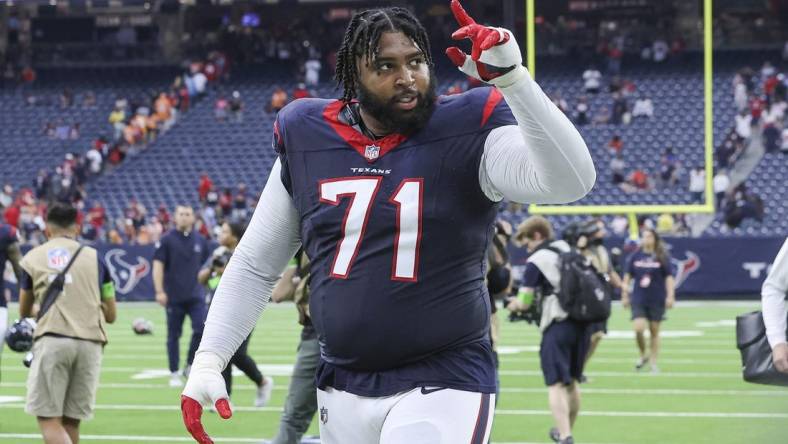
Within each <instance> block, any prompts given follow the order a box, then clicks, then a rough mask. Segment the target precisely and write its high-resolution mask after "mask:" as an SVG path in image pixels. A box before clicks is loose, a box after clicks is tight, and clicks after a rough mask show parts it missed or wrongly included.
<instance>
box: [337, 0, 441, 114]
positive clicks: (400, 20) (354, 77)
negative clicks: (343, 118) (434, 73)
mask: <svg viewBox="0 0 788 444" xmlns="http://www.w3.org/2000/svg"><path fill="white" fill-rule="evenodd" d="M384 32H402V33H403V34H405V35H406V36H408V37H410V38H411V39H412V40H413V41H414V42H415V43H416V46H418V47H419V49H421V51H422V52H423V53H424V58H425V59H426V61H427V64H428V65H429V66H430V67H432V66H433V63H432V53H431V52H430V40H429V38H428V37H427V32H426V31H425V30H424V27H422V26H421V23H419V20H418V19H417V18H416V17H415V16H414V15H413V14H412V13H411V12H410V11H408V10H407V9H405V8H399V7H392V8H382V9H370V10H367V11H363V12H359V13H356V14H354V15H353V18H352V19H350V24H349V25H348V27H347V30H345V37H344V39H343V40H342V46H341V47H340V48H339V51H338V52H337V67H336V71H335V72H334V80H336V82H337V86H339V85H342V87H343V88H344V94H343V95H342V100H343V101H344V102H350V101H351V100H353V98H354V97H356V87H357V86H358V81H359V80H358V66H356V59H357V58H358V57H361V58H362V59H363V58H364V57H365V56H366V58H367V61H371V60H373V59H374V58H375V56H377V54H378V52H379V48H378V44H379V42H380V36H381V35H382V34H383V33H384Z"/></svg>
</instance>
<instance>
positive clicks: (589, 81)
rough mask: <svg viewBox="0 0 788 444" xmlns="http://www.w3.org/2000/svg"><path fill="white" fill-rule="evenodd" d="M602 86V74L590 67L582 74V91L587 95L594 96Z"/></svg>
mask: <svg viewBox="0 0 788 444" xmlns="http://www.w3.org/2000/svg"><path fill="white" fill-rule="evenodd" d="M601 84H602V73H601V72H599V70H598V69H596V68H595V67H593V66H592V67H590V68H588V69H587V70H585V72H584V73H583V89H584V90H585V91H586V92H587V93H591V94H596V93H598V92H599V88H600V86H601Z"/></svg>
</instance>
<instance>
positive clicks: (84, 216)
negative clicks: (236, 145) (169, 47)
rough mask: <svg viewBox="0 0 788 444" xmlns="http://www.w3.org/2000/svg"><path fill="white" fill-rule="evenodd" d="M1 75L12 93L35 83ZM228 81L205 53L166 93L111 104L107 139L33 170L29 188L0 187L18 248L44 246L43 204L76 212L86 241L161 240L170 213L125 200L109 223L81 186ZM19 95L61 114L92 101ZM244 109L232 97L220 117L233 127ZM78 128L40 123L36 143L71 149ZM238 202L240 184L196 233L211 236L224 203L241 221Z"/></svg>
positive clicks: (224, 67)
mask: <svg viewBox="0 0 788 444" xmlns="http://www.w3.org/2000/svg"><path fill="white" fill-rule="evenodd" d="M7 66H12V65H11V64H9V65H7ZM6 71H7V76H6V80H8V83H5V85H8V86H9V87H11V88H13V87H16V88H20V87H22V86H24V85H26V84H29V83H32V82H33V81H34V80H35V74H34V72H33V74H31V77H32V79H31V80H25V79H24V78H21V77H20V78H18V79H15V80H13V81H12V79H13V76H11V74H10V70H8V69H6ZM228 77H229V60H228V59H227V57H226V56H225V55H224V54H222V53H219V52H212V53H211V54H209V56H208V57H207V58H206V59H205V60H200V61H192V62H188V63H187V64H185V67H184V71H183V73H182V74H179V75H178V76H176V78H175V79H174V81H173V82H172V84H171V85H170V86H169V87H168V88H167V89H163V90H158V91H154V92H146V91H139V93H138V94H136V95H132V96H130V97H118V98H117V99H116V100H115V103H114V108H113V109H112V110H111V112H110V113H109V116H108V118H107V122H108V131H107V132H108V133H109V134H111V136H106V135H96V136H95V137H94V138H93V139H92V141H91V142H90V145H89V147H88V149H87V150H86V151H84V152H79V151H69V152H67V153H66V154H65V156H64V158H63V160H62V162H61V163H60V164H58V165H54V166H53V167H52V168H51V169H49V168H45V169H41V170H39V172H38V174H37V175H36V177H35V178H34V179H33V181H32V183H31V184H30V185H31V186H30V187H22V188H20V189H18V190H14V188H13V186H12V185H10V184H5V185H4V187H3V190H2V193H0V212H1V213H2V215H3V219H4V220H5V221H6V222H7V223H9V224H11V225H13V226H14V227H16V228H17V229H18V232H19V234H20V236H21V237H22V240H23V241H24V242H26V243H29V244H31V245H38V244H40V243H41V242H43V240H44V219H43V216H44V214H45V213H46V208H47V205H48V203H49V202H53V201H63V202H71V203H73V204H75V205H76V207H77V208H78V209H79V211H80V216H79V217H80V222H83V224H82V226H83V236H84V237H85V239H88V240H104V241H108V242H116V243H119V242H125V243H132V244H135V243H136V244H147V243H151V242H155V241H157V240H158V237H159V236H160V235H161V233H162V232H163V231H166V229H168V228H169V224H170V220H169V219H170V218H169V209H167V208H165V207H160V208H159V209H158V211H157V213H156V214H153V215H148V212H147V210H146V209H145V207H144V205H142V203H140V202H138V201H136V200H135V199H132V201H131V202H130V203H129V205H128V207H127V208H126V210H125V212H124V215H123V217H122V218H118V220H114V221H109V220H108V216H107V214H106V211H105V209H104V207H103V206H102V204H101V203H100V202H94V201H91V199H89V197H88V196H87V193H86V191H85V184H86V182H87V181H88V180H90V179H91V178H92V177H95V176H98V175H100V174H102V173H104V172H105V171H106V170H107V169H108V168H113V167H114V166H116V165H118V164H120V163H122V162H123V161H124V159H126V158H127V157H128V156H134V155H136V154H139V153H140V152H142V151H144V150H146V149H148V147H149V146H150V144H151V143H152V142H153V141H155V140H156V138H157V136H158V135H160V134H162V133H164V132H166V131H168V130H169V129H170V128H172V126H173V125H175V124H176V122H177V120H178V117H179V116H180V115H182V114H183V113H186V112H188V110H189V107H190V106H192V105H193V104H194V103H195V102H196V101H198V100H200V99H201V98H202V97H203V96H204V95H205V94H206V91H207V89H208V88H210V87H212V85H213V84H215V83H219V82H221V81H222V80H225V79H227V78H228ZM14 81H15V82H16V84H14ZM22 92H23V94H24V96H23V97H24V101H25V103H26V104H27V105H28V106H58V107H60V108H61V109H64V110H67V109H69V108H71V107H74V106H82V107H84V108H95V107H96V95H95V93H94V92H92V91H86V92H85V93H83V94H81V103H80V104H79V105H77V102H78V97H80V95H79V94H77V93H74V92H72V91H71V90H69V89H64V90H63V91H62V92H61V93H60V94H59V95H58V96H57V99H56V100H53V97H52V96H50V95H46V94H36V93H35V92H34V91H33V90H28V89H23V91H22ZM243 107H244V105H243V101H242V100H241V97H240V94H239V93H238V92H237V91H234V92H233V94H232V95H231V98H230V99H229V100H226V107H225V108H226V111H227V114H226V115H225V117H227V116H229V117H230V118H231V119H233V120H235V121H240V120H242V118H243ZM217 119H219V116H218V115H217ZM219 120H223V119H219ZM79 129H80V124H79V123H78V122H64V121H63V120H62V119H61V120H57V121H55V122H45V124H44V126H43V129H42V136H45V137H49V138H51V139H56V140H64V141H70V142H74V141H78V140H79V139H80V136H81V135H80V132H79ZM239 195H242V196H245V195H246V189H245V186H243V184H240V185H238V191H237V192H236V194H235V195H233V192H232V191H231V190H230V189H226V190H225V191H224V193H223V195H222V199H217V202H216V203H215V204H216V205H213V206H214V207H215V209H216V214H217V215H218V216H213V217H211V214H210V213H211V211H210V210H205V209H204V210H203V212H204V213H206V218H205V220H206V221H207V222H204V223H202V225H198V227H200V229H201V231H205V234H206V235H208V236H211V235H212V230H213V229H214V227H215V226H216V223H217V222H216V221H217V219H218V218H221V220H223V218H226V217H229V212H228V211H229V210H227V207H226V205H224V204H223V203H222V202H223V199H227V198H228V196H229V198H230V199H231V201H232V202H233V205H236V207H233V209H234V210H236V211H235V213H234V217H240V216H239V215H240V214H241V213H242V212H241V211H240V208H242V207H243V208H246V205H241V201H242V200H243V201H245V199H242V198H241V197H238V196H239ZM220 201H221V202H220ZM209 203H210V202H209ZM220 203H222V204H221V205H220ZM244 217H245V216H244Z"/></svg>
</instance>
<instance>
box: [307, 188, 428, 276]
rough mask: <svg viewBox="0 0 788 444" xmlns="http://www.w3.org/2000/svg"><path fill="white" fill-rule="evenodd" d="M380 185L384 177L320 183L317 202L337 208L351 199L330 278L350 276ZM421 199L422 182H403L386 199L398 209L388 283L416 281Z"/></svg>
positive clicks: (422, 192) (422, 193) (419, 241)
mask: <svg viewBox="0 0 788 444" xmlns="http://www.w3.org/2000/svg"><path fill="white" fill-rule="evenodd" d="M382 181H383V177H380V176H364V177H340V178H336V179H328V180H324V181H321V182H320V184H319V187H320V202H323V203H327V204H329V205H334V206H337V205H339V203H340V202H341V200H342V199H350V203H349V204H348V207H347V210H345V218H344V220H343V222H342V238H341V239H340V240H339V242H338V243H337V251H336V254H335V255H334V262H333V264H332V265H331V277H334V278H339V279H347V277H348V275H349V274H350V269H351V267H352V266H353V262H354V260H355V259H356V256H357V255H358V250H359V247H360V246H361V240H362V239H363V238H364V231H365V230H366V227H367V222H368V220H369V213H370V211H371V210H372V203H373V202H374V201H375V196H376V195H377V194H378V190H379V189H380V184H381V182H382ZM423 196H424V179H421V178H418V179H403V180H402V182H400V184H399V187H397V189H396V190H395V191H394V193H393V194H392V195H391V197H389V199H388V202H389V203H390V204H392V205H394V206H395V207H396V209H397V215H396V218H397V220H396V233H395V234H394V258H393V260H392V264H391V279H392V280H394V281H404V282H416V281H417V280H418V273H417V271H418V268H419V248H420V245H421V223H422V221H421V213H422V204H423V200H424V199H423Z"/></svg>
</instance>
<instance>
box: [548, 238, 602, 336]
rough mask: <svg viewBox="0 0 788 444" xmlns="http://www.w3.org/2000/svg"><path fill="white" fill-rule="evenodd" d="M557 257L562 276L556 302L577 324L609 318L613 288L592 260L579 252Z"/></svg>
mask: <svg viewBox="0 0 788 444" xmlns="http://www.w3.org/2000/svg"><path fill="white" fill-rule="evenodd" d="M548 249H549V250H550V251H553V252H555V253H557V254H558V258H559V263H558V266H559V270H560V273H561V283H560V286H559V287H560V288H558V289H556V290H557V291H556V295H557V296H558V302H559V303H560V304H561V308H563V309H564V311H566V313H567V314H568V315H569V317H570V318H571V319H574V320H576V321H580V322H602V321H605V320H607V318H609V317H610V301H611V299H612V296H613V288H612V286H611V285H610V282H609V278H608V276H606V275H604V274H602V273H599V272H598V271H597V270H596V268H594V266H593V265H592V264H591V261H590V260H588V258H586V257H585V256H583V255H582V254H581V253H580V252H579V251H578V250H576V249H574V248H573V249H571V250H570V251H568V252H563V251H560V250H558V249H557V248H554V247H548Z"/></svg>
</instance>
